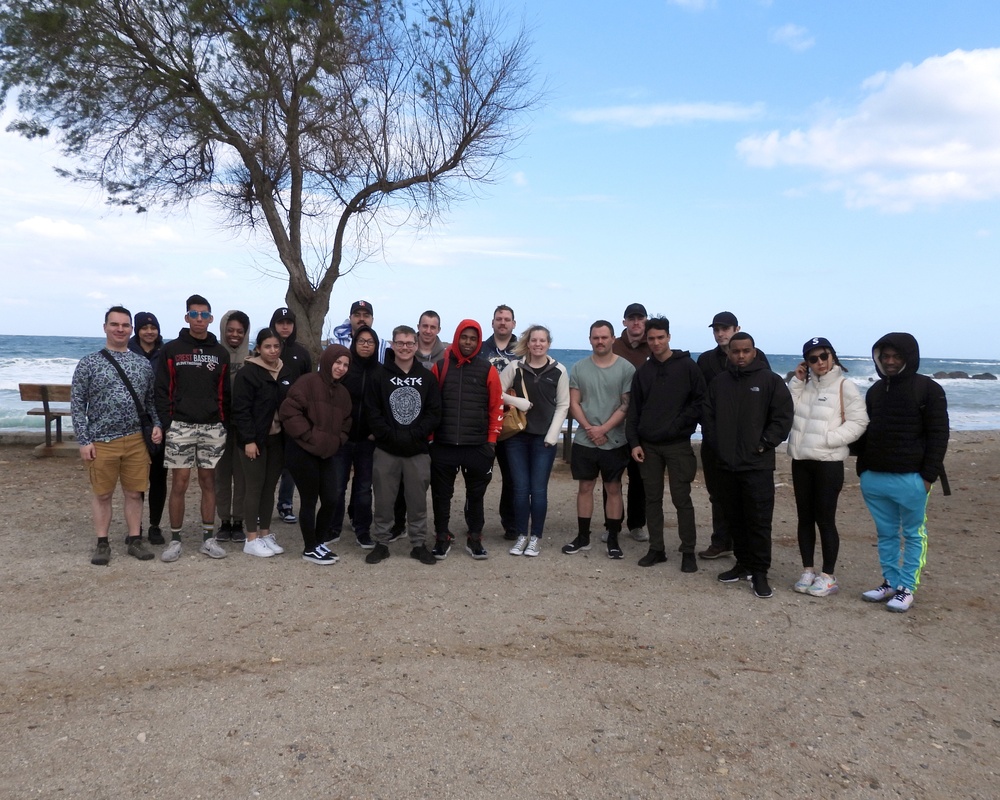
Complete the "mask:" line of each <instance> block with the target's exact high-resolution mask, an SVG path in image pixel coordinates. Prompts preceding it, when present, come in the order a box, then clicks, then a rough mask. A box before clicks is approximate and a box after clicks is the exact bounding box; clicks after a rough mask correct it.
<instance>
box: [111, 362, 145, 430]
mask: <svg viewBox="0 0 1000 800" xmlns="http://www.w3.org/2000/svg"><path fill="white" fill-rule="evenodd" d="M101 355H102V356H104V357H105V358H106V359H107V360H108V361H109V362H110V364H111V366H112V367H114V368H115V370H116V371H117V372H118V374H119V375H120V376H121V379H122V383H124V384H125V388H126V389H128V393H129V394H130V395H132V402H133V403H135V410H136V413H137V414H138V415H139V421H140V422H142V415H143V414H145V413H146V409H145V408H143V406H142V403H141V402H140V401H139V395H137V394H136V393H135V389H133V388H132V382H131V381H130V380H129V379H128V375H126V374H125V370H123V369H122V365H121V364H119V363H118V362H117V361H115V360H114V359H113V358H112V357H111V353H109V352H108V351H107V350H102V351H101Z"/></svg>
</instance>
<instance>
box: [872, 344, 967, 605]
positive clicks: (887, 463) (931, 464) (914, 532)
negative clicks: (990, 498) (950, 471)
mask: <svg viewBox="0 0 1000 800" xmlns="http://www.w3.org/2000/svg"><path fill="white" fill-rule="evenodd" d="M872 359H873V360H874V361H875V369H876V370H877V371H878V374H879V376H880V377H881V380H879V381H876V382H875V383H873V384H872V386H871V388H870V389H869V390H868V394H867V395H866V396H865V405H866V406H867V409H868V418H869V420H870V422H869V423H868V428H867V430H866V431H865V434H864V436H862V437H861V439H860V440H859V441H858V443H857V445H856V446H855V451H856V452H857V453H858V465H857V469H858V475H859V476H861V494H862V495H863V496H864V498H865V503H866V504H867V505H868V510H869V511H870V512H871V515H872V519H873V520H875V528H876V530H877V531H878V556H879V561H880V562H881V566H882V585H881V586H878V587H877V588H875V589H871V590H869V591H867V592H864V593H863V594H862V598H863V599H864V600H867V601H868V602H870V603H879V602H882V601H884V600H888V603H887V604H886V608H888V610H889V611H896V612H904V611H907V610H908V609H909V608H910V606H911V605H912V604H913V593H914V592H915V591H916V590H917V586H918V585H919V584H920V573H921V571H922V570H923V566H924V563H925V562H926V559H927V527H926V520H927V501H928V499H929V498H930V492H931V486H932V485H933V484H934V482H935V481H936V480H937V479H938V478H940V477H942V476H943V475H944V454H945V451H946V450H947V448H948V434H949V425H948V401H947V399H946V398H945V394H944V389H942V388H941V387H940V385H938V384H937V383H936V382H935V381H933V380H932V379H931V378H929V377H927V376H926V375H919V374H917V369H918V367H919V366H920V348H919V347H918V345H917V340H916V339H915V338H914V337H913V336H911V335H910V334H908V333H887V334H886V335H885V336H883V337H882V338H881V339H879V340H878V341H877V342H875V345H874V346H873V347H872ZM942 483H944V481H942ZM946 486H947V485H946ZM945 493H947V488H946V490H945Z"/></svg>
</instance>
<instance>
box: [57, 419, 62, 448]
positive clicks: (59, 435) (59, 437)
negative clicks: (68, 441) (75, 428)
mask: <svg viewBox="0 0 1000 800" xmlns="http://www.w3.org/2000/svg"><path fill="white" fill-rule="evenodd" d="M56 444H62V417H56Z"/></svg>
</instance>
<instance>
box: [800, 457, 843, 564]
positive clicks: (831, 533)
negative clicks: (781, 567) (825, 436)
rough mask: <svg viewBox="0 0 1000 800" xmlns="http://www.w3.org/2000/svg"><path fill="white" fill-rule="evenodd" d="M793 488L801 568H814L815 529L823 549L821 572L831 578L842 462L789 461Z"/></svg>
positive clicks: (837, 536)
mask: <svg viewBox="0 0 1000 800" xmlns="http://www.w3.org/2000/svg"><path fill="white" fill-rule="evenodd" d="M792 485H793V486H794V487H795V508H796V510H797V511H798V515H799V527H798V533H799V553H800V554H801V555H802V566H803V567H811V566H813V554H814V551H815V550H816V528H819V540H820V547H821V548H822V550H823V572H825V573H826V574H827V575H833V572H834V570H835V569H836V568H837V555H838V553H839V552H840V534H838V533H837V498H838V497H839V496H840V490H841V489H843V488H844V462H843V461H796V460H794V459H793V460H792Z"/></svg>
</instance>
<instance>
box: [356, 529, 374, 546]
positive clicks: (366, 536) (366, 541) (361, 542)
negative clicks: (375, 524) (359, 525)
mask: <svg viewBox="0 0 1000 800" xmlns="http://www.w3.org/2000/svg"><path fill="white" fill-rule="evenodd" d="M357 536H358V547H360V548H361V549H362V550H371V549H372V548H373V547H375V542H373V541H372V535H371V534H370V533H367V532H365V533H359V534H357Z"/></svg>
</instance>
